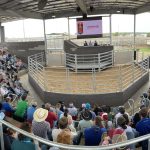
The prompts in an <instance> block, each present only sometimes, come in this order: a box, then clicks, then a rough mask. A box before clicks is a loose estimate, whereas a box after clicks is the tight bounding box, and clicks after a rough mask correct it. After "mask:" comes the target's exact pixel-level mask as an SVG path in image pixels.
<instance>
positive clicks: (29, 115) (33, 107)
mask: <svg viewBox="0 0 150 150" xmlns="http://www.w3.org/2000/svg"><path fill="white" fill-rule="evenodd" d="M36 107H37V102H34V101H33V102H32V103H31V106H30V107H28V109H27V121H28V122H29V123H31V124H32V120H33V114H34V112H35V110H36Z"/></svg>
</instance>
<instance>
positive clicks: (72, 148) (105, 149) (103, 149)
mask: <svg viewBox="0 0 150 150" xmlns="http://www.w3.org/2000/svg"><path fill="white" fill-rule="evenodd" d="M2 125H6V126H7V127H9V128H11V129H13V130H15V131H16V132H19V133H21V134H23V135H25V136H27V137H30V138H31V139H33V140H34V141H35V143H36V149H37V150H38V145H39V142H40V143H43V144H46V145H48V146H54V147H58V148H63V149H65V150H110V149H114V148H119V147H123V146H128V145H131V144H134V143H138V142H141V141H144V140H148V149H150V134H148V135H145V136H141V137H138V138H135V139H132V140H130V141H125V142H121V143H116V144H110V145H109V146H78V145H66V144H60V143H56V142H52V141H49V140H45V139H43V138H40V137H38V136H35V135H33V134H31V133H28V132H26V131H23V130H21V129H19V128H17V127H15V126H13V125H12V124H10V123H8V122H6V121H4V120H0V139H1V150H5V149H4V138H3V127H2Z"/></svg>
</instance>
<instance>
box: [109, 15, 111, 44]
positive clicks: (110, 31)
mask: <svg viewBox="0 0 150 150" xmlns="http://www.w3.org/2000/svg"><path fill="white" fill-rule="evenodd" d="M109 33H110V45H111V44H112V22H111V14H110V15H109Z"/></svg>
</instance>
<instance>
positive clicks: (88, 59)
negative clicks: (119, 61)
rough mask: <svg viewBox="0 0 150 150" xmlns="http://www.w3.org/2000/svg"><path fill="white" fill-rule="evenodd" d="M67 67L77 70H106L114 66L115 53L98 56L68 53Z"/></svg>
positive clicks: (110, 52)
mask: <svg viewBox="0 0 150 150" xmlns="http://www.w3.org/2000/svg"><path fill="white" fill-rule="evenodd" d="M65 55H66V62H65V64H66V67H68V68H70V69H72V70H75V71H76V72H77V71H78V70H81V69H82V70H87V69H88V70H91V71H92V69H94V68H95V69H96V68H98V69H99V70H101V69H106V68H108V67H110V66H112V64H113V51H109V52H103V53H98V54H80V55H78V54H68V53H66V54H65Z"/></svg>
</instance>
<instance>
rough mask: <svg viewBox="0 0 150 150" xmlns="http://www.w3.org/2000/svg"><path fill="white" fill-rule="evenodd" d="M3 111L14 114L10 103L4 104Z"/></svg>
mask: <svg viewBox="0 0 150 150" xmlns="http://www.w3.org/2000/svg"><path fill="white" fill-rule="evenodd" d="M2 109H3V110H5V111H7V112H14V110H13V108H12V107H11V105H10V104H9V103H8V102H3V103H2Z"/></svg>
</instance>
